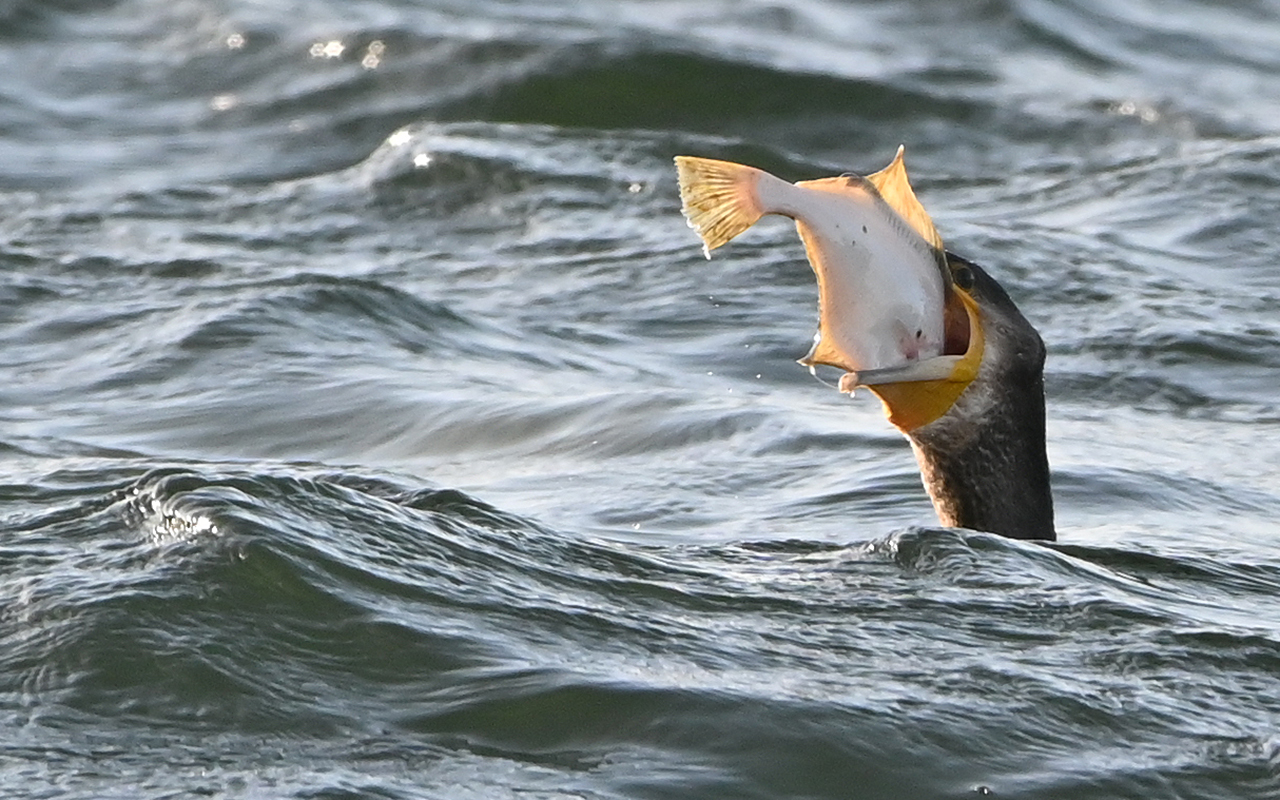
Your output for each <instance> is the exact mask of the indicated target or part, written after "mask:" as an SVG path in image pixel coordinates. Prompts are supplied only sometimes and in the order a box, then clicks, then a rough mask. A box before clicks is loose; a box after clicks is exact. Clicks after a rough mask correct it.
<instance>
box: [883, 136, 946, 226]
mask: <svg viewBox="0 0 1280 800" xmlns="http://www.w3.org/2000/svg"><path fill="white" fill-rule="evenodd" d="M905 151H906V148H905V147H903V146H902V145H899V146H898V153H897V155H895V156H894V157H893V161H892V162H891V163H890V164H889V166H887V167H885V168H884V169H882V170H880V171H879V172H876V173H874V174H871V175H868V176H867V180H868V181H870V182H871V185H873V186H875V187H876V190H877V191H878V192H880V197H882V198H883V199H884V201H885V202H886V203H888V204H889V207H890V208H892V209H893V210H894V211H896V212H897V213H898V216H900V217H902V218H903V220H905V221H906V223H907V224H908V225H910V226H911V227H912V229H913V230H915V232H916V233H918V234H920V235H921V236H922V237H924V240H925V241H926V242H928V243H929V244H931V245H933V246H934V247H935V248H937V249H938V250H939V251H941V250H942V249H943V248H942V237H941V236H939V235H938V229H937V228H935V227H934V226H933V220H932V219H931V218H930V217H929V212H927V211H925V210H924V206H922V205H920V201H919V200H917V199H916V193H915V192H913V191H912V190H911V182H910V181H908V180H907V166H906V164H905V163H904V162H903V160H902V154H903V153H904V152H905Z"/></svg>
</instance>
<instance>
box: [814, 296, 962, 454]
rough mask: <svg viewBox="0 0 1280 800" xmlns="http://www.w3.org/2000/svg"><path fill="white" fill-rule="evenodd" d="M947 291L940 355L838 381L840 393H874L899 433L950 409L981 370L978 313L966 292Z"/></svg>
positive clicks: (845, 375)
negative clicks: (944, 336)
mask: <svg viewBox="0 0 1280 800" xmlns="http://www.w3.org/2000/svg"><path fill="white" fill-rule="evenodd" d="M948 288H949V289H950V291H949V292H948V293H947V301H946V305H945V306H944V309H943V315H944V323H945V333H946V344H945V346H944V348H943V353H942V355H939V356H934V357H932V358H926V359H922V360H919V361H909V362H906V363H903V364H900V365H898V366H893V367H883V368H879V369H865V370H858V371H854V372H847V373H845V374H844V375H842V376H841V377H840V384H839V386H840V391H842V392H852V391H853V390H854V389H857V388H858V387H860V386H865V387H867V388H868V389H870V390H871V391H872V392H873V393H875V395H876V396H877V397H879V398H880V401H881V402H882V403H883V404H884V408H885V416H887V417H888V418H889V422H891V423H892V424H893V425H894V426H896V427H897V428H898V429H899V430H901V431H903V432H904V433H905V432H910V431H913V430H915V429H916V428H920V427H923V426H925V425H928V424H929V423H931V422H934V421H936V420H937V419H939V418H940V417H942V416H943V415H944V414H946V413H947V412H948V411H950V410H951V407H952V406H953V405H954V404H955V402H956V400H957V399H958V398H959V397H960V395H961V393H963V392H964V390H965V389H967V388H968V387H969V384H971V383H973V381H974V379H976V378H977V377H978V370H979V368H980V367H981V366H982V354H983V350H984V349H985V344H986V342H985V336H984V335H983V329H982V309H981V307H980V306H979V305H978V301H977V300H976V299H974V297H973V295H972V294H970V293H969V291H967V290H966V289H964V288H961V287H960V286H958V285H956V284H954V283H952V284H950V285H949V287H948Z"/></svg>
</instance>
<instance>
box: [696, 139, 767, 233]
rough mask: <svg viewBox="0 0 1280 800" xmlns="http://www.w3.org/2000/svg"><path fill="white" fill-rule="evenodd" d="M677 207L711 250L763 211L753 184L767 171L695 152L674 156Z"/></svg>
mask: <svg viewBox="0 0 1280 800" xmlns="http://www.w3.org/2000/svg"><path fill="white" fill-rule="evenodd" d="M676 174H677V175H678V177H679V179H680V210H681V211H683V212H684V216H685V219H687V220H688V221H689V227H690V228H693V229H694V230H695V231H697V233H698V236H699V237H701V238H702V245H703V247H702V250H703V252H704V253H705V254H706V256H707V258H710V257H711V251H712V250H714V249H716V248H717V247H719V246H720V245H722V244H724V243H725V242H728V241H729V240H730V239H732V238H733V237H735V236H737V235H738V234H740V233H742V232H743V231H745V230H746V229H747V228H750V227H751V226H752V225H754V224H755V223H756V221H757V220H758V219H760V217H761V216H763V215H764V213H765V209H764V208H763V207H762V205H761V203H760V197H759V194H758V193H757V191H756V184H757V183H758V182H759V180H760V177H761V176H762V175H766V173H764V172H762V171H761V170H758V169H756V168H755V167H748V166H746V165H744V164H735V163H733V162H732V161H716V160H714V159H710V158H696V157H694V156H676Z"/></svg>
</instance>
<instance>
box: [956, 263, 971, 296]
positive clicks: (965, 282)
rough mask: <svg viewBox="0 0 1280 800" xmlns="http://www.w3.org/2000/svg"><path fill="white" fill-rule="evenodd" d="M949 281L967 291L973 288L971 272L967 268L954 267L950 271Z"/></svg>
mask: <svg viewBox="0 0 1280 800" xmlns="http://www.w3.org/2000/svg"><path fill="white" fill-rule="evenodd" d="M951 280H953V281H955V283H956V286H959V287H960V288H961V289H964V290H965V291H968V290H969V289H972V288H973V270H971V269H969V268H968V267H956V268H955V269H953V270H951Z"/></svg>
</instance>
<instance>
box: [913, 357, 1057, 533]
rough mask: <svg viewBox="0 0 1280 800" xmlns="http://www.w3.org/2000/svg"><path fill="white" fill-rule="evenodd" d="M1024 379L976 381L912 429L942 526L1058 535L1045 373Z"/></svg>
mask: <svg viewBox="0 0 1280 800" xmlns="http://www.w3.org/2000/svg"><path fill="white" fill-rule="evenodd" d="M1023 378H1024V380H1022V381H1018V382H1015V383H1013V384H1012V385H1010V384H1008V383H1001V384H997V385H991V384H987V385H979V384H973V385H971V386H970V387H969V388H968V389H967V390H966V391H965V392H964V394H962V395H961V396H960V398H959V399H958V400H957V401H956V403H955V405H954V406H953V407H952V408H951V410H950V411H948V413H947V414H945V415H944V416H942V417H941V418H939V419H938V420H937V421H935V422H932V423H930V424H928V425H925V426H923V427H921V428H917V429H916V430H913V431H911V432H909V433H908V434H907V436H908V438H909V439H910V440H911V445H912V448H913V449H914V450H915V453H916V460H917V461H918V462H919V464H920V475H921V478H922V479H923V480H924V485H925V488H926V489H927V490H928V492H929V496H930V497H931V498H932V499H933V507H934V509H935V510H936V511H937V512H938V518H939V520H941V522H942V524H943V525H947V526H951V527H958V528H970V529H973V530H979V531H988V532H990V533H998V534H1001V535H1003V536H1008V537H1010V538H1014V539H1041V540H1050V541H1052V540H1053V539H1054V538H1055V535H1054V528H1053V496H1052V494H1051V493H1050V489H1049V459H1048V456H1047V454H1046V452H1045V416H1044V380H1043V376H1042V375H1041V374H1036V375H1034V376H1023ZM1028 378H1029V379H1028Z"/></svg>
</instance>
